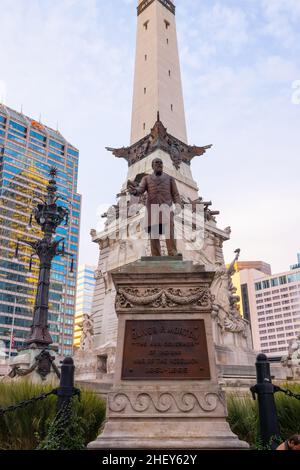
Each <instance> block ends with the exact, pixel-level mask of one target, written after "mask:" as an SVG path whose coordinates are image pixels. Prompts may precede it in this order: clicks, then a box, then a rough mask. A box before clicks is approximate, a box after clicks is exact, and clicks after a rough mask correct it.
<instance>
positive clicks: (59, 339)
mask: <svg viewBox="0 0 300 470" xmlns="http://www.w3.org/2000/svg"><path fill="white" fill-rule="evenodd" d="M52 166H55V167H56V168H57V170H58V177H57V187H58V194H59V195H60V197H61V199H60V201H59V202H60V204H61V205H67V204H68V201H69V203H70V205H69V208H70V210H71V213H70V219H69V225H68V226H61V227H59V229H58V231H57V237H64V239H65V247H66V250H67V251H69V252H71V253H73V255H74V261H75V264H74V271H75V272H76V268H77V258H78V245H79V226H80V208H81V196H80V195H79V194H78V193H77V178H78V150H77V149H76V148H75V147H74V146H72V145H71V144H69V143H68V142H67V141H66V140H65V139H64V138H63V136H62V135H61V134H60V133H59V132H58V131H54V130H53V129H50V128H49V127H47V126H44V125H42V124H40V123H38V122H36V121H34V120H32V119H30V118H28V117H26V116H24V115H23V114H20V113H17V112H16V111H14V110H12V109H10V108H8V107H6V106H3V105H0V341H1V340H2V341H4V343H5V345H6V352H8V351H9V347H10V335H11V330H12V326H13V337H14V351H13V353H16V349H17V348H20V347H22V345H23V341H24V338H25V337H26V336H27V334H28V330H29V326H30V325H31V323H32V317H33V305H34V299H35V293H36V287H37V279H38V262H37V260H36V259H35V258H33V265H32V271H31V272H29V271H28V266H29V257H30V255H31V253H32V252H31V250H30V248H28V247H26V246H24V245H22V244H21V245H20V250H19V256H18V260H16V259H14V251H15V246H16V240H17V239H18V238H21V239H24V238H25V239H28V240H34V239H36V238H37V237H40V236H41V232H40V231H39V227H38V226H37V225H34V224H33V227H32V228H29V227H28V222H29V217H30V213H31V210H32V207H33V204H34V203H35V199H36V198H39V197H41V196H42V195H43V194H44V193H45V189H46V185H47V181H48V176H49V170H50V168H51V167H52ZM69 271H70V259H67V258H60V257H57V258H55V259H54V261H53V264H52V274H51V286H50V313H49V324H50V331H51V336H52V338H53V341H54V342H55V344H57V345H58V347H59V350H60V352H61V353H62V354H64V355H69V354H72V343H73V328H74V315H75V292H76V278H75V276H74V277H72V275H70V272H69Z"/></svg>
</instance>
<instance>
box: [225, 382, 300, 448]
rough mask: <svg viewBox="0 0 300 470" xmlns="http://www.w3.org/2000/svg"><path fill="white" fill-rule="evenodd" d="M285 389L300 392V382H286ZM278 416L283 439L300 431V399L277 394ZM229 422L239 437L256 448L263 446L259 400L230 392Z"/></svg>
mask: <svg viewBox="0 0 300 470" xmlns="http://www.w3.org/2000/svg"><path fill="white" fill-rule="evenodd" d="M281 388H283V389H287V388H288V389H289V390H291V391H292V392H293V393H296V394H299V393H300V384H290V383H288V384H284V385H281ZM275 402H276V408H277V416H278V422H279V427H280V434H281V438H282V441H284V440H285V439H287V438H288V437H289V436H291V435H292V434H295V433H300V400H297V399H295V398H292V397H288V396H287V395H285V394H284V393H282V392H277V393H276V394H275ZM227 406H228V414H229V416H228V422H229V424H230V427H231V430H232V431H233V432H234V433H235V434H237V435H238V437H239V438H240V439H241V440H243V441H246V442H248V443H249V444H250V446H251V447H252V448H255V449H265V448H263V446H262V444H261V442H260V438H259V433H258V431H259V422H258V411H257V400H256V401H254V400H253V399H252V397H251V395H250V393H249V396H245V397H243V398H241V397H239V396H237V395H235V394H230V395H229V396H228V397H227Z"/></svg>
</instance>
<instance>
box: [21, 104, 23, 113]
mask: <svg viewBox="0 0 300 470" xmlns="http://www.w3.org/2000/svg"><path fill="white" fill-rule="evenodd" d="M21 114H23V105H22V104H21Z"/></svg>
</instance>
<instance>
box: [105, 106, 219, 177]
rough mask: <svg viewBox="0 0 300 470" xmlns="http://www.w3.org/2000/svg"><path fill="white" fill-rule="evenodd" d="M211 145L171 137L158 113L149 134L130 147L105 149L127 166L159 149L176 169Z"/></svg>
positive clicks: (189, 162)
mask: <svg viewBox="0 0 300 470" xmlns="http://www.w3.org/2000/svg"><path fill="white" fill-rule="evenodd" d="M211 147H212V145H206V146H204V147H197V146H196V145H188V144H185V143H184V142H181V140H179V139H176V137H173V136H172V135H171V134H168V132H167V128H166V127H165V126H164V125H163V124H162V122H161V121H160V118H159V113H158V116H157V121H156V123H155V124H154V127H153V128H152V129H151V132H150V134H148V135H147V136H146V137H144V138H143V139H141V140H139V141H138V142H137V143H136V144H133V145H131V146H130V147H121V148H118V149H115V148H111V147H106V149H107V150H109V151H110V152H112V153H113V155H114V156H115V157H118V158H124V159H125V160H126V161H127V163H128V166H129V167H130V166H132V165H133V164H134V163H136V162H138V161H140V160H142V159H143V158H145V157H147V156H148V155H150V154H151V153H153V152H154V151H155V150H158V149H160V150H163V151H164V152H166V153H168V154H169V155H170V157H171V159H172V162H173V165H174V167H175V168H176V169H177V170H178V169H179V168H180V165H181V163H182V162H184V163H186V164H187V165H190V164H191V160H192V159H193V158H194V157H196V156H200V155H203V154H204V153H205V152H206V150H208V149H210V148H211Z"/></svg>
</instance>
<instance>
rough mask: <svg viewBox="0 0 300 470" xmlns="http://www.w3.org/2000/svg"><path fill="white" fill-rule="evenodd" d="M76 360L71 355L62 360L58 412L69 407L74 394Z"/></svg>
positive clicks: (58, 390)
mask: <svg viewBox="0 0 300 470" xmlns="http://www.w3.org/2000/svg"><path fill="white" fill-rule="evenodd" d="M74 370H75V366H74V362H73V359H72V358H71V357H66V358H65V359H64V360H63V361H62V365H61V375H60V384H59V387H58V389H57V412H59V411H61V410H62V409H63V408H66V407H68V405H69V403H70V401H71V398H72V396H73V395H74Z"/></svg>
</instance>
